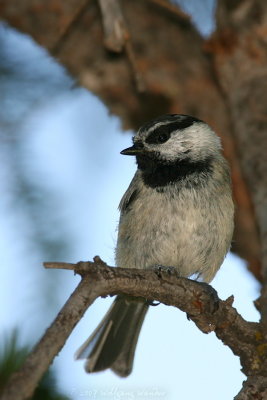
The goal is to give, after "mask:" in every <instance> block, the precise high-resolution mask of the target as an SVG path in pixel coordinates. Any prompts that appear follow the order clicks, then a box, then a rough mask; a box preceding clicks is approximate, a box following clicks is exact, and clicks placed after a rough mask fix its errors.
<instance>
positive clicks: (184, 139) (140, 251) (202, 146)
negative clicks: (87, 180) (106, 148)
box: [77, 114, 234, 376]
mask: <svg viewBox="0 0 267 400" xmlns="http://www.w3.org/2000/svg"><path fill="white" fill-rule="evenodd" d="M121 154H125V155H133V156H136V162H137V171H136V173H135V175H134V178H133V180H132V182H131V183H130V186H129V188H128V189H127V191H126V193H125V194H124V196H123V197H122V199H121V202H120V205H119V209H120V212H121V216H120V222H119V232H118V241H117V248H116V265H117V266H118V267H125V268H153V266H165V267H174V268H175V269H176V271H177V272H178V274H179V275H180V276H182V277H189V276H191V275H193V274H197V275H198V276H200V277H201V278H202V280H204V281H206V282H210V281H211V280H212V279H213V277H214V275H215V274H216V272H217V270H218V269H219V267H220V266H221V264H222V262H223V260H224V257H225V255H226V253H227V251H228V250H229V247H230V243H231V239H232V234H233V214H234V206H233V201H232V196H231V181H230V174H229V167H228V164H227V162H226V160H225V159H224V157H223V155H222V153H221V143H220V139H219V137H218V136H217V135H216V134H215V133H214V132H213V131H212V129H211V128H210V127H209V126H208V125H207V124H206V123H205V122H203V121H201V120H199V119H197V118H193V117H190V116H188V115H179V114H170V115H164V116H161V117H159V118H157V119H155V120H153V121H151V122H149V123H147V124H145V125H144V126H142V127H141V128H140V129H139V131H138V132H137V134H136V135H135V136H134V138H133V146H132V147H129V148H127V149H125V150H123V151H122V152H121ZM148 306H149V305H148V302H147V301H146V300H145V299H142V298H135V297H130V296H125V295H118V296H117V297H116V299H115V300H114V302H113V304H112V305H111V307H110V309H109V311H108V312H107V314H106V315H105V317H104V318H103V320H102V321H101V322H100V324H99V325H98V327H97V328H96V329H95V331H94V332H93V333H92V335H91V336H90V337H89V339H88V340H87V341H86V342H85V343H84V344H83V345H82V347H81V348H80V349H79V350H78V352H77V358H86V359H87V361H86V364H85V369H86V371H87V372H96V371H102V370H104V369H106V368H111V370H113V371H114V372H115V373H116V374H118V375H120V376H128V375H129V374H130V373H131V370H132V366H133V359H134V352H135V347H136V344H137V340H138V336H139V333H140V329H141V326H142V323H143V321H144V317H145V315H146V312H147V310H148Z"/></svg>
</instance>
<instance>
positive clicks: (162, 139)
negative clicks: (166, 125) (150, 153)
mask: <svg viewBox="0 0 267 400" xmlns="http://www.w3.org/2000/svg"><path fill="white" fill-rule="evenodd" d="M169 137H170V136H169V135H168V134H167V133H161V134H160V135H159V137H158V141H159V143H164V142H167V140H168V139H169Z"/></svg>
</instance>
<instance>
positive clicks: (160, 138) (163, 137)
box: [146, 126, 170, 144]
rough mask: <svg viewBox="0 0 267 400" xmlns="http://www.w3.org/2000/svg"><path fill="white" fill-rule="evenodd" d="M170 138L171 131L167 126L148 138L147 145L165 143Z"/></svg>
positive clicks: (152, 133) (155, 131) (156, 130)
mask: <svg viewBox="0 0 267 400" xmlns="http://www.w3.org/2000/svg"><path fill="white" fill-rule="evenodd" d="M169 138H170V132H169V129H168V128H167V127H166V126H160V127H159V128H158V129H155V130H154V131H153V132H151V134H150V135H149V136H148V137H147V138H146V143H150V144H160V143H165V142H167V140H169Z"/></svg>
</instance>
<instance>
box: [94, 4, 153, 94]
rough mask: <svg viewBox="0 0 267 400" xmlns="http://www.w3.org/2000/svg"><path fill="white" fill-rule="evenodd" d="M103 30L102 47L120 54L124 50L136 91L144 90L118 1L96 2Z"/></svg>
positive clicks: (142, 79)
mask: <svg viewBox="0 0 267 400" xmlns="http://www.w3.org/2000/svg"><path fill="white" fill-rule="evenodd" d="M98 2H99V7H100V10H101V15H102V22H103V30H104V45H105V47H106V49H107V50H109V51H113V52H116V53H120V52H122V51H123V50H124V49H125V52H126V55H127V57H128V60H129V64H130V66H131V69H132V73H133V77H134V82H135V85H136V89H137V91H138V92H139V93H142V92H144V91H145V89H146V85H145V82H144V78H143V76H142V74H141V72H140V70H139V68H138V65H137V61H136V56H135V52H134V49H133V44H132V41H131V35H130V33H129V30H128V28H127V24H126V22H125V19H124V17H123V14H122V12H121V8H120V5H119V2H118V0H98Z"/></svg>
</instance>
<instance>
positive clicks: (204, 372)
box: [0, 27, 258, 400]
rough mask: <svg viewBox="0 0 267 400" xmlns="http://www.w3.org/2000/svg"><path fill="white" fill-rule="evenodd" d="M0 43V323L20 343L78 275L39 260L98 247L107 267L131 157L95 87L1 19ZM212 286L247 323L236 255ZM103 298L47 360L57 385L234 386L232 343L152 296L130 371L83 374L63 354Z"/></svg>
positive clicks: (126, 391) (200, 390)
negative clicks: (78, 80)
mask: <svg viewBox="0 0 267 400" xmlns="http://www.w3.org/2000/svg"><path fill="white" fill-rule="evenodd" d="M0 52H1V54H0V55H1V57H0V60H1V63H0V68H2V71H4V73H2V74H1V76H0V93H1V95H0V96H1V110H0V135H1V146H0V158H1V160H2V168H1V171H0V185H1V193H2V196H1V198H0V218H1V225H0V257H1V271H0V274H1V291H0V301H1V304H2V305H4V307H1V309H0V322H1V327H2V331H3V332H4V333H6V334H7V335H8V333H9V332H10V329H11V328H12V327H15V326H18V327H19V329H20V333H21V341H22V342H23V343H25V342H28V343H32V342H33V341H36V340H37V339H38V338H39V337H40V335H41V334H42V333H43V331H44V330H45V328H46V327H47V326H48V325H49V323H50V322H51V321H52V320H53V318H54V317H55V315H56V314H57V312H58V311H59V309H60V307H61V306H62V305H63V304H64V302H65V301H66V300H67V298H68V296H69V295H70V294H71V292H72V290H73V289H74V288H75V286H76V285H77V283H78V281H79V278H78V277H77V276H73V274H72V273H71V272H69V271H46V270H44V269H43V267H42V262H43V261H56V260H58V261H69V262H77V261H80V260H88V259H92V257H93V256H95V255H96V254H98V255H100V256H101V257H102V258H103V259H104V260H105V261H106V262H107V263H109V264H111V265H114V259H113V254H114V247H115V244H116V234H117V233H116V229H117V224H118V219H119V214H118V209H117V206H118V203H119V200H120V198H121V196H122V195H123V193H124V191H125V190H126V188H127V187H128V184H129V182H130V180H131V177H132V176H133V174H134V171H135V164H134V160H133V159H132V158H130V157H123V156H121V155H120V154H119V153H120V151H121V150H122V149H123V148H125V147H127V146H128V145H129V144H130V143H131V135H132V132H128V133H121V132H120V121H119V119H118V118H116V117H115V116H110V115H109V112H108V110H107V109H106V107H105V106H104V105H103V104H102V103H101V102H100V100H99V99H97V98H96V96H94V95H92V94H90V93H89V92H88V91H87V90H85V89H82V88H77V89H71V86H72V79H71V78H70V77H69V76H68V75H67V74H66V73H65V71H64V69H63V68H62V67H61V66H59V65H58V64H56V63H55V62H54V61H53V60H52V59H51V58H50V57H49V56H48V55H47V53H46V52H45V51H44V50H43V49H40V48H39V47H37V46H36V45H35V44H34V43H33V42H32V40H31V39H29V38H28V37H26V36H23V35H20V34H17V33H16V32H15V31H11V30H8V29H7V28H3V27H2V28H1V29H0ZM25 192H26V194H27V196H25ZM53 244H54V247H53ZM51 249H52V250H51ZM51 257H53V258H52V259H51ZM212 285H213V286H214V287H215V289H216V290H218V293H219V296H220V297H221V298H227V297H228V296H230V295H232V294H233V295H234V296H235V303H234V305H235V306H236V308H237V309H238V311H239V312H240V313H241V314H242V315H243V316H244V317H245V318H247V319H249V320H254V321H255V320H257V318H258V314H257V311H256V310H255V308H254V306H253V304H252V301H253V300H254V299H255V298H257V295H258V284H257V283H256V281H255V280H254V278H253V277H252V276H251V275H250V274H249V272H247V270H246V267H245V264H244V262H243V261H242V260H240V259H239V258H238V257H236V256H234V255H229V256H228V257H227V259H226V261H225V263H224V265H223V266H222V268H221V270H220V271H219V273H218V274H217V276H216V278H215V279H214V281H213V282H212ZM110 302H111V299H109V298H107V299H99V300H97V301H96V302H95V304H94V305H93V306H92V307H91V308H90V309H89V310H88V311H87V313H86V315H85V317H84V318H83V319H82V321H81V322H80V323H79V324H78V326H77V327H76V328H75V330H74V332H73V334H72V335H71V337H70V338H69V340H68V341H67V343H66V345H65V347H64V349H63V350H62V351H61V353H60V354H59V356H58V357H57V358H56V360H55V361H54V364H53V365H54V368H55V369H56V371H57V383H58V386H59V387H60V389H61V390H62V391H63V392H65V393H67V394H69V395H70V397H71V398H72V399H77V400H80V399H83V398H86V399H99V400H102V399H103V400H104V399H133V398H137V399H138V398H140V399H164V400H167V399H168V400H172V399H177V398H188V399H189V398H198V399H199V400H201V399H203V400H204V399H205V400H213V399H214V398H216V400H225V399H230V398H233V396H234V395H235V394H236V393H237V392H238V390H239V389H240V388H241V384H242V380H243V379H244V376H243V375H242V373H241V372H240V364H239V361H238V359H237V358H236V357H235V356H234V355H233V354H232V353H231V351H230V350H229V349H228V348H227V347H226V346H224V345H223V344H222V343H221V342H219V341H218V340H217V338H216V337H215V335H214V334H213V333H212V334H209V335H204V334H202V333H201V332H200V331H199V330H198V329H197V328H196V327H195V325H194V323H193V322H191V321H188V320H187V318H186V315H185V314H184V313H182V312H181V311H179V310H177V309H174V308H173V307H166V306H163V305H160V306H158V307H151V309H150V311H149V313H148V315H147V317H146V320H145V324H144V327H143V329H142V332H141V336H140V341H139V343H138V347H137V353H136V359H135V365H134V371H133V373H132V374H131V375H130V377H128V378H127V379H121V378H118V377H117V376H115V375H114V374H113V373H111V372H109V371H107V372H104V373H99V374H93V375H88V374H86V373H85V372H84V369H83V362H82V361H74V353H75V351H76V350H77V348H78V347H79V346H80V345H81V343H82V342H83V341H84V340H85V339H86V338H87V336H88V335H89V334H90V333H91V331H92V330H93V329H94V328H95V326H96V324H97V322H98V321H99V320H100V319H101V318H102V316H103V314H104V312H105V310H106V309H107V307H108V304H110ZM218 388H220V389H219V391H218Z"/></svg>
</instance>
